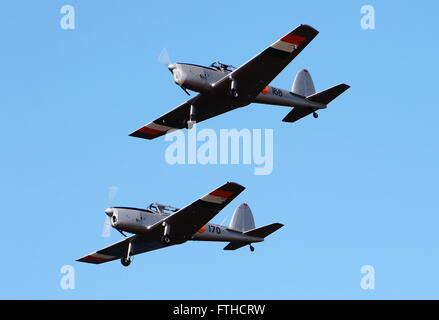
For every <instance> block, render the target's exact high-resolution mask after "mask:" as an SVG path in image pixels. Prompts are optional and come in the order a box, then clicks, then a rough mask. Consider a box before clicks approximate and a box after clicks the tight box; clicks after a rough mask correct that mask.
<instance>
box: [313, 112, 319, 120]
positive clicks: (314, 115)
mask: <svg viewBox="0 0 439 320" xmlns="http://www.w3.org/2000/svg"><path fill="white" fill-rule="evenodd" d="M312 116H313V117H314V118H316V119H317V118H318V117H319V114H318V113H317V112H315V111H314V112H313V113H312Z"/></svg>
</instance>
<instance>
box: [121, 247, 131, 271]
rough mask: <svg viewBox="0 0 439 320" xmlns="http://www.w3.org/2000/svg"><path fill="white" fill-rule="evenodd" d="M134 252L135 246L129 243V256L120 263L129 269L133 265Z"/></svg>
mask: <svg viewBox="0 0 439 320" xmlns="http://www.w3.org/2000/svg"><path fill="white" fill-rule="evenodd" d="M132 252H133V244H132V242H128V250H127V255H126V256H125V257H122V258H121V259H120V263H122V265H123V266H124V267H128V266H129V265H130V264H131V253H132Z"/></svg>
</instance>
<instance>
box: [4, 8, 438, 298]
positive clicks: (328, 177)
mask: <svg viewBox="0 0 439 320" xmlns="http://www.w3.org/2000/svg"><path fill="white" fill-rule="evenodd" d="M65 4H70V5H73V6H74V7H75V10H76V29H75V30H63V29H61V27H60V24H59V22H60V19H61V16H62V15H61V14H60V8H61V7H62V6H63V5H65ZM366 4H371V5H373V6H374V7H375V10H376V29H375V30H363V29H362V28H361V27H360V19H361V14H360V9H361V7H362V6H363V5H366ZM438 9H439V5H438V4H437V3H435V2H433V1H424V2H423V4H416V5H415V4H413V2H411V1H398V2H390V1H386V2H383V1H369V0H368V1H366V0H362V1H337V2H336V3H334V2H331V3H328V2H324V1H270V2H266V1H251V2H250V1H239V2H238V1H221V2H217V1H215V2H214V1H185V2H184V3H183V2H181V1H175V2H171V1H167V2H163V3H160V2H156V3H151V2H146V1H110V2H108V1H98V0H96V1H83V0H82V1H79V0H76V1H74V0H71V1H9V3H6V2H2V4H1V5H0V35H1V36H0V39H2V50H1V55H0V56H1V59H0V65H1V72H0V86H1V88H2V90H1V94H0V105H1V108H0V110H1V117H0V119H1V120H0V121H1V126H0V139H1V146H2V157H1V160H0V164H1V166H0V168H1V169H0V170H1V171H0V172H1V184H0V194H1V195H2V205H1V212H2V214H1V217H2V226H3V228H2V232H1V233H0V234H1V235H0V241H1V243H2V253H3V259H2V262H3V263H2V265H1V267H0V271H1V272H0V298H3V299H5V298H13V299H114V298H121V299H215V298H219V299H221V298H231V299H246V298H250V299H252V298H254V299H313V298H316V299H327V298H331V299H339V298H354V299H382V298H426V299H430V298H439V294H438V289H437V288H438V287H439V277H438V273H437V270H438V268H439V254H438V250H437V244H438V243H439V234H438V232H437V229H438V228H437V226H438V224H439V217H438V209H437V195H438V182H437V181H438V178H439V169H438V161H439V152H438V140H437V137H438V134H439V131H438V126H437V119H438V117H439V105H438V102H437V98H436V96H435V95H434V94H433V93H435V91H436V86H437V79H436V77H437V74H438V71H439V70H438V64H437V57H438V56H439V46H438V45H437V43H436V41H435V39H436V37H437V35H436V33H437V23H436V20H437V19H436V18H437V16H436V15H437V14H436V12H437V11H438ZM301 23H306V24H310V25H312V26H313V27H315V28H316V29H317V30H319V31H320V34H319V35H318V36H317V38H316V39H315V40H314V41H313V42H312V43H311V44H310V45H309V46H308V47H307V48H306V49H305V50H304V51H303V52H302V54H301V55H300V56H299V57H298V58H297V59H296V60H294V61H293V62H292V63H291V64H290V65H289V66H288V67H287V68H286V69H285V70H284V71H283V72H282V73H281V74H280V75H279V76H278V77H277V78H276V79H275V80H274V81H273V83H272V84H273V85H275V86H277V87H282V88H286V89H289V88H290V87H291V84H292V81H293V78H294V76H295V74H296V72H297V71H298V70H300V69H302V68H307V69H309V70H310V72H311V74H312V76H313V78H314V82H315V86H316V88H317V90H322V89H325V88H327V87H330V86H332V85H335V84H338V83H341V82H346V83H348V84H350V85H351V86H352V88H351V89H350V90H349V91H348V92H346V93H345V94H344V95H343V96H342V97H340V98H339V99H337V100H336V101H334V102H333V103H332V104H331V105H330V107H329V108H328V110H324V111H322V112H321V113H320V117H319V119H318V120H315V119H313V118H312V117H308V118H305V119H303V120H301V121H299V122H297V123H294V124H286V123H283V122H281V119H282V118H283V117H284V116H285V114H286V113H287V111H288V110H287V109H285V108H282V107H272V106H262V105H252V106H249V107H247V108H243V109H240V110H235V111H233V112H231V113H228V114H225V115H222V116H220V117H218V118H215V119H211V120H209V121H208V122H204V123H202V124H200V125H199V128H212V129H215V130H219V129H221V128H238V129H241V128H250V129H253V128H262V129H265V128H269V129H273V130H274V168H273V173H272V174H271V175H267V176H255V175H254V174H253V167H252V166H250V165H205V166H203V165H180V166H171V165H169V164H167V163H166V162H165V160H164V154H165V150H166V147H167V146H168V145H169V143H168V142H166V141H164V139H163V138H161V139H158V140H154V141H146V140H142V139H136V138H131V137H128V134H129V133H130V132H132V131H133V130H134V129H136V128H138V127H139V126H140V125H143V124H145V123H147V122H149V121H150V120H152V119H154V118H156V117H157V116H159V115H161V114H163V113H164V112H166V111H168V110H169V109H171V108H173V107H175V106H176V105H178V104H179V103H181V102H183V101H184V100H185V99H186V98H187V97H186V95H185V94H184V93H183V92H182V91H181V90H180V89H179V88H178V87H177V86H175V85H174V84H173V81H172V78H171V76H170V74H169V72H168V71H167V70H166V69H165V68H164V67H163V65H161V64H160V63H159V62H158V61H157V56H158V55H159V53H160V51H161V49H162V48H163V47H166V48H167V49H168V51H169V53H170V55H171V59H172V60H174V61H182V62H191V63H196V64H204V65H207V64H210V63H211V62H213V61H217V60H220V61H222V62H224V63H230V64H233V65H236V66H238V65H240V64H241V63H243V62H245V61H246V60H248V59H249V58H250V57H252V56H253V55H255V54H257V53H258V52H259V51H261V50H263V49H264V48H265V47H267V46H268V45H269V44H271V43H272V42H274V41H275V40H276V39H278V38H279V37H280V36H282V35H284V34H285V33H287V32H289V31H290V30H292V29H293V28H294V27H296V26H297V25H299V24H301ZM225 181H236V182H239V183H241V184H243V185H244V186H246V187H247V189H246V190H245V191H244V193H242V194H241V195H240V196H239V198H238V199H236V200H235V201H234V202H233V203H231V204H230V205H229V206H228V207H226V209H225V210H224V211H223V212H221V213H220V214H219V215H218V216H217V217H216V218H215V219H214V221H215V222H217V223H219V222H221V221H223V220H224V219H225V218H226V217H228V219H227V220H226V221H227V223H228V222H229V220H230V217H231V214H232V212H233V210H234V208H235V207H236V206H237V205H239V204H240V203H242V202H247V203H249V204H250V206H251V208H252V210H253V214H254V216H255V220H256V224H257V225H264V224H268V223H271V222H282V223H284V224H285V227H284V228H282V229H281V230H280V231H278V232H277V233H275V234H274V235H272V236H271V237H270V238H268V239H267V241H266V242H264V243H261V244H257V245H256V251H255V252H254V253H251V252H250V251H249V250H248V249H247V248H243V249H241V250H238V251H234V252H233V251H232V252H226V251H223V250H222V248H223V246H224V244H222V243H186V244H184V245H181V246H174V247H171V248H167V249H165V250H159V251H154V252H150V253H147V254H144V255H140V256H136V257H135V261H134V263H133V264H132V265H131V266H130V267H129V268H123V267H122V266H121V265H120V263H119V262H117V261H116V262H113V263H108V264H104V265H89V264H81V263H78V262H75V259H77V258H78V257H80V256H82V255H84V254H86V253H89V252H92V251H94V250H97V249H99V248H102V247H104V246H106V245H108V244H110V243H111V242H115V241H117V240H119V239H120V238H121V236H120V235H119V234H118V233H117V232H113V233H112V236H111V237H110V238H109V239H105V238H102V237H101V232H102V224H103V221H104V211H103V210H104V209H105V208H106V206H107V205H108V199H107V198H108V188H109V187H110V186H117V187H118V188H119V191H118V194H117V198H116V199H115V201H114V205H122V206H137V207H145V206H146V205H147V204H149V203H150V202H153V201H158V202H163V203H168V204H172V205H174V206H177V207H178V206H184V205H185V204H187V203H189V202H191V201H192V200H194V199H196V198H197V197H199V196H201V195H203V194H205V193H206V192H208V191H210V190H211V189H213V188H215V187H216V186H218V185H220V184H222V183H224V182H225ZM63 265H72V266H73V267H74V268H75V276H76V277H75V289H74V290H63V289H61V287H60V280H61V277H62V274H61V273H60V269H61V267H62V266H63ZM362 265H372V266H373V267H374V268H375V271H376V288H375V290H369V291H365V290H362V289H361V287H360V280H361V277H362V275H361V274H360V268H361V266H362Z"/></svg>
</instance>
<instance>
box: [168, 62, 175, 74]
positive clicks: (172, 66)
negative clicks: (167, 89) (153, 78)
mask: <svg viewBox="0 0 439 320" xmlns="http://www.w3.org/2000/svg"><path fill="white" fill-rule="evenodd" d="M175 68H177V66H176V65H175V64H173V63H171V64H169V65H168V70H169V71H171V72H172V71H173V70H174V69H175Z"/></svg>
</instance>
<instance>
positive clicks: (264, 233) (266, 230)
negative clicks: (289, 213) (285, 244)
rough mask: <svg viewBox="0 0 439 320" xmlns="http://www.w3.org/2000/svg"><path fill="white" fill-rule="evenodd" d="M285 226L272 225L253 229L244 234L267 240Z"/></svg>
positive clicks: (279, 224) (280, 224)
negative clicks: (266, 238)
mask: <svg viewBox="0 0 439 320" xmlns="http://www.w3.org/2000/svg"><path fill="white" fill-rule="evenodd" d="M283 226H284V225H283V224H282V223H272V224H269V225H266V226H263V227H260V228H256V229H252V230H249V231H246V232H244V234H246V235H248V236H252V237H258V238H265V237H268V236H269V235H270V234H272V233H273V232H275V231H277V230H278V229H280V228H282V227H283Z"/></svg>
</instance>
